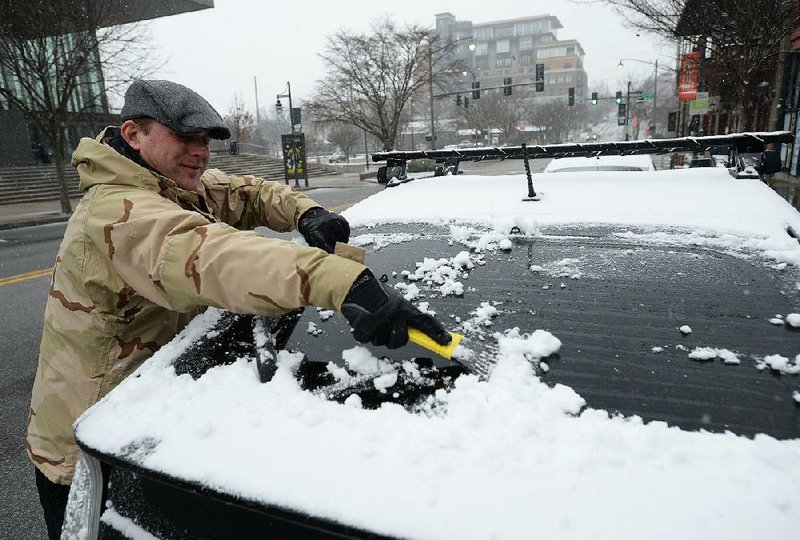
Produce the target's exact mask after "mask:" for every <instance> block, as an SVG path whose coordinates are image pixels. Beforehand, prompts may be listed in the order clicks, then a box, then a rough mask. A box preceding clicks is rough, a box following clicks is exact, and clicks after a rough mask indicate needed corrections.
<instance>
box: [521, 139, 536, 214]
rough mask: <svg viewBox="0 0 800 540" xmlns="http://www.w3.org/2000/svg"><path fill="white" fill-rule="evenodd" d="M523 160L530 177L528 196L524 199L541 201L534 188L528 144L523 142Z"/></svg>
mask: <svg viewBox="0 0 800 540" xmlns="http://www.w3.org/2000/svg"><path fill="white" fill-rule="evenodd" d="M522 162H523V163H524V164H525V176H526V177H527V178H528V196H527V197H523V198H522V200H523V201H525V202H528V201H541V199H540V198H539V196H538V195H537V194H536V190H535V189H533V178H532V177H531V164H530V163H529V162H528V145H526V144H525V143H522Z"/></svg>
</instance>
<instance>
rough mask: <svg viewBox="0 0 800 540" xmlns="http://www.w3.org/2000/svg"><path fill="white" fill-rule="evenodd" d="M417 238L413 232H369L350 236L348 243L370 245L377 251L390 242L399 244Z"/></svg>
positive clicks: (390, 243)
mask: <svg viewBox="0 0 800 540" xmlns="http://www.w3.org/2000/svg"><path fill="white" fill-rule="evenodd" d="M415 238H417V237H416V236H414V235H413V234H408V233H390V234H379V233H369V234H360V235H358V236H354V237H353V238H351V239H350V240H349V241H348V243H350V244H353V245H354V246H361V247H363V246H369V245H372V246H373V247H374V249H375V251H378V250H380V249H382V248H385V247H386V246H389V245H392V244H399V243H401V242H410V241H412V240H414V239H415Z"/></svg>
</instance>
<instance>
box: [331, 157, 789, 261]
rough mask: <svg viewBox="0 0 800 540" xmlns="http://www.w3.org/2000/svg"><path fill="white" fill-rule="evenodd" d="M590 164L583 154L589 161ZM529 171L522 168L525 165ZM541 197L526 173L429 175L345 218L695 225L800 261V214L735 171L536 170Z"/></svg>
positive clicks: (506, 224) (532, 227)
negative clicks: (530, 190) (531, 198)
mask: <svg viewBox="0 0 800 540" xmlns="http://www.w3.org/2000/svg"><path fill="white" fill-rule="evenodd" d="M581 159H583V158H581ZM520 167H522V163H520ZM533 183H534V188H535V190H536V193H537V194H538V195H539V196H540V198H541V200H540V201H537V202H524V201H523V200H522V199H523V197H525V196H526V195H527V181H526V178H525V175H524V174H520V175H506V176H492V177H481V176H469V175H458V176H442V177H432V178H422V179H418V180H414V181H412V182H408V183H406V184H401V185H399V186H397V187H393V188H389V189H386V190H384V191H382V192H380V193H377V194H376V195H373V196H372V197H369V198H368V199H365V200H363V201H361V202H360V203H358V204H356V205H354V206H352V207H351V208H349V209H347V210H346V211H345V212H344V215H345V217H346V218H347V219H348V221H350V223H351V224H352V225H375V224H380V223H414V222H426V223H448V222H468V223H479V224H482V225H484V226H488V227H496V228H501V229H504V230H506V231H508V230H510V228H511V227H513V226H515V225H516V226H518V227H519V228H520V229H521V230H523V231H527V232H536V231H538V230H539V228H540V227H543V226H548V225H574V224H598V225H618V226H630V227H645V228H653V229H654V230H658V231H667V230H670V229H673V228H688V229H691V230H692V231H694V232H695V235H694V236H693V237H692V238H690V239H689V240H688V241H691V242H696V241H698V235H710V236H711V237H713V238H714V239H715V240H716V241H718V242H723V243H724V242H729V243H732V244H735V245H734V247H739V243H741V242H743V241H747V242H750V244H751V245H750V247H753V248H756V249H758V248H759V247H761V248H763V250H764V251H768V252H769V254H770V255H771V256H773V257H776V258H779V259H781V260H785V261H787V262H793V263H800V245H799V244H798V242H797V240H795V239H794V238H792V237H791V236H789V234H787V228H791V230H792V231H793V233H794V234H798V233H800V214H798V213H797V211H796V210H795V209H794V208H792V206H791V205H789V203H787V202H786V201H785V200H783V199H782V198H781V197H780V196H779V195H778V194H777V193H775V192H774V191H773V190H772V189H770V188H769V187H768V186H767V185H766V184H764V183H762V182H760V181H758V180H752V179H751V180H742V179H735V178H733V177H732V176H731V175H730V174H729V173H728V171H727V170H726V169H723V168H717V167H705V168H697V169H683V170H662V171H653V172H637V173H627V172H623V173H619V172H616V173H615V172H593V173H585V172H584V173H570V172H563V173H558V174H534V175H533Z"/></svg>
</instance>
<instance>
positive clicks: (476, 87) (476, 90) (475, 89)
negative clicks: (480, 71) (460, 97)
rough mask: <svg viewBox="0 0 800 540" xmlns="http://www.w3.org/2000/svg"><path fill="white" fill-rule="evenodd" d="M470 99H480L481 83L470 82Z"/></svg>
mask: <svg viewBox="0 0 800 540" xmlns="http://www.w3.org/2000/svg"><path fill="white" fill-rule="evenodd" d="M472 99H481V83H479V82H478V81H472Z"/></svg>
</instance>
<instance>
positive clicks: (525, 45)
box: [519, 37, 533, 51]
mask: <svg viewBox="0 0 800 540" xmlns="http://www.w3.org/2000/svg"><path fill="white" fill-rule="evenodd" d="M530 49H533V38H530V37H526V38H521V39H520V40H519V50H521V51H527V50H530Z"/></svg>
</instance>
